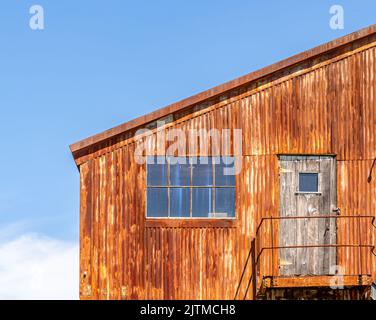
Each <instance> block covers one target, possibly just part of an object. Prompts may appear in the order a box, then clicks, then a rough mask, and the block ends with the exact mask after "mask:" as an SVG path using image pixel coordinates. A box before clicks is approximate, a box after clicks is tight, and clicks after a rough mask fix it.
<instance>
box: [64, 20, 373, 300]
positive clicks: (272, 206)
mask: <svg viewBox="0 0 376 320" xmlns="http://www.w3.org/2000/svg"><path fill="white" fill-rule="evenodd" d="M161 122H163V126H162V127H161V126H159V125H158V123H161ZM139 129H148V130H144V131H143V132H141V131H139ZM161 129H163V132H164V133H163V135H167V136H168V135H169V133H171V132H172V131H173V130H175V129H180V130H181V131H182V132H184V133H186V134H187V135H188V132H190V130H192V129H205V130H211V129H217V130H223V129H240V130H241V149H240V152H238V151H236V150H235V144H236V143H235V141H232V140H231V141H230V146H231V148H230V149H228V150H225V151H223V152H222V154H221V156H228V157H229V158H231V157H235V156H236V157H239V158H240V159H241V163H242V166H241V170H240V172H239V173H238V174H236V175H234V178H233V180H232V182H231V179H230V180H228V179H227V180H226V179H224V178H223V177H220V176H218V174H219V172H220V171H219V170H218V169H214V168H215V165H213V166H210V165H207V166H206V167H204V165H202V166H201V167H200V165H196V166H195V165H193V164H187V165H186V166H179V165H175V166H173V165H156V166H155V167H152V164H148V162H147V163H143V164H140V163H138V162H137V161H135V152H136V151H137V148H138V147H139V146H140V145H141V144H144V145H146V149H145V150H146V151H145V152H144V155H145V156H148V157H153V156H158V157H162V158H163V157H164V156H165V155H166V148H167V147H168V146H170V145H171V144H172V141H169V142H168V143H167V144H163V143H159V140H158V139H160V138H158V132H160V131H161ZM375 129H376V25H372V26H370V27H368V28H366V29H363V30H360V31H358V32H355V33H353V34H350V35H347V36H345V37H342V38H339V39H336V40H334V41H331V42H329V43H326V44H324V45H322V46H319V47H316V48H314V49H311V50H309V51H306V52H303V53H301V54H298V55H295V56H293V57H290V58H288V59H286V60H283V61H281V62H278V63H276V64H273V65H271V66H268V67H266V68H263V69H261V70H259V71H256V72H253V73H250V74H247V75H245V76H243V77H240V78H238V79H235V80H233V81H230V82H228V83H225V84H222V85H219V86H217V87H215V88H212V89H210V90H207V91H204V92H202V93H199V94H197V95H195V96H192V97H190V98H187V99H185V100H182V101H180V102H178V103H174V104H172V105H169V106H167V107H165V108H162V109H159V110H157V111H155V112H152V113H150V114H147V115H145V116H142V117H140V118H137V119H135V120H133V121H130V122H127V123H125V124H122V125H120V126H118V127H115V128H113V129H110V130H108V131H105V132H103V133H100V134H97V135H95V136H92V137H90V138H88V139H85V140H83V141H80V142H78V143H75V144H73V145H71V151H72V154H73V156H74V159H75V162H76V164H77V166H78V168H79V171H80V184H81V187H80V197H81V205H80V297H81V298H84V299H284V298H285V299H368V298H370V295H371V286H372V283H374V282H375V281H376V257H375V250H374V246H375V242H376V235H375V231H376V227H375V226H376V223H375V221H374V220H375V214H376V169H375V168H374V167H375V166H376V165H375V163H376V160H375V158H376V130H375ZM231 139H233V137H232V138H231ZM196 142H197V141H195V143H196ZM184 151H186V157H187V159H188V158H191V157H194V156H202V157H206V159H207V160H208V159H209V161H213V158H214V156H215V155H214V154H213V151H212V149H211V148H209V149H208V152H199V153H198V154H192V153H190V151H191V149H189V150H188V149H186V150H184ZM153 159H154V158H153ZM187 163H188V162H187ZM149 166H150V167H149ZM200 170H201V171H200ZM214 170H217V171H214ZM192 172H193V173H192ZM217 173H218V174H217ZM195 175H196V176H197V177H196V178H195ZM173 176H174V177H175V178H174V177H173ZM183 176H185V178H184V179H186V183H182V184H183V185H184V186H180V187H179V188H177V187H176V185H179V183H181V182H178V183H177V184H174V183H175V182H176V181H177V180H176V181H175V180H174V179H178V180H179V179H180V180H179V181H182V179H183V178H182V177H183ZM176 177H177V178H176ZM206 177H209V178H207V181H206V182H205V181H204V180H205V179H206ZM195 179H196V180H197V181H196V182H195V181H194V180H195ZM208 179H209V180H210V181H209V180H208ZM214 180H215V181H216V183H217V185H215V183H214V182H213V181H214ZM153 181H154V182H153ZM174 181H175V182H174ZM203 181H204V182H203ZM208 181H209V182H208ZM221 181H222V182H221ZM229 181H230V182H229ZM176 194H178V196H176ZM174 199H175V200H174ZM208 199H209V200H208ZM204 207H205V208H204ZM214 208H216V209H214ZM216 211H217V213H216ZM218 212H221V214H219V213H218Z"/></svg>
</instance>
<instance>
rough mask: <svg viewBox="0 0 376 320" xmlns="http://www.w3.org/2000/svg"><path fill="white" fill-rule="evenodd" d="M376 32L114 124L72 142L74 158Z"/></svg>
mask: <svg viewBox="0 0 376 320" xmlns="http://www.w3.org/2000/svg"><path fill="white" fill-rule="evenodd" d="M375 33H376V24H373V25H371V26H368V27H367V28H364V29H361V30H359V31H356V32H353V33H351V34H348V35H346V36H343V37H341V38H338V39H334V40H332V41H330V42H327V43H325V44H322V45H320V46H317V47H314V48H312V49H309V50H307V51H304V52H302V53H299V54H296V55H293V56H291V57H289V58H287V59H284V60H281V61H279V62H276V63H274V64H271V65H269V66H267V67H264V68H262V69H259V70H257V71H254V72H251V73H248V74H246V75H244V76H241V77H239V78H236V79H234V80H231V81H228V82H225V83H223V84H220V85H218V86H215V87H213V88H211V89H208V90H205V91H202V92H200V93H198V94H195V95H193V96H190V97H188V98H186V99H183V100H181V101H178V102H175V103H173V104H170V105H168V106H166V107H164V108H160V109H158V110H155V111H153V112H151V113H148V114H146V115H143V116H140V117H138V118H135V119H133V120H130V121H128V122H125V123H123V124H121V125H118V126H116V127H113V128H111V129H108V130H106V131H103V132H101V133H98V134H95V135H93V136H91V137H88V138H86V139H83V140H81V141H78V142H76V143H73V144H72V145H70V150H71V152H72V154H73V157H74V158H75V159H76V156H75V154H77V153H78V152H80V151H82V150H83V149H85V148H88V147H90V146H92V145H95V144H98V143H101V142H104V141H106V140H108V139H111V138H113V137H116V136H118V135H120V134H123V133H125V132H127V131H129V130H132V129H135V128H137V127H140V126H142V125H145V124H147V123H150V122H152V121H155V120H158V119H160V118H162V117H165V116H167V115H169V114H171V113H174V112H177V111H180V110H183V109H186V108H188V107H190V106H193V105H196V104H198V103H202V102H204V101H206V100H209V99H212V98H214V97H216V96H218V95H221V94H223V93H225V92H228V91H231V90H233V89H236V88H238V87H241V86H243V85H246V84H249V83H251V82H253V81H256V80H258V79H261V78H263V77H265V76H270V75H272V74H273V73H276V72H278V71H281V70H283V69H286V68H289V67H292V66H294V65H296V64H298V63H301V62H303V61H305V60H308V59H311V58H314V57H315V56H319V55H322V54H323V53H326V52H328V51H332V50H334V49H337V48H339V47H342V46H344V45H347V44H349V43H351V42H354V41H357V40H360V39H362V38H365V37H367V36H370V35H372V34H375Z"/></svg>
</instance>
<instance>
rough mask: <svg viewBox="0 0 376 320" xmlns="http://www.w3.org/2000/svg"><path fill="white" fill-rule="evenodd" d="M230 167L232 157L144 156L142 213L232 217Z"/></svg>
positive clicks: (161, 216)
mask: <svg viewBox="0 0 376 320" xmlns="http://www.w3.org/2000/svg"><path fill="white" fill-rule="evenodd" d="M232 167H234V158H233V157H176V158H173V159H170V158H166V157H159V156H156V157H154V156H151V157H148V161H147V194H146V202H147V205H146V207H147V213H146V216H147V217H148V218H188V219H189V218H234V217H235V176H234V175H233V174H231V170H229V169H230V168H232ZM226 169H227V170H226ZM229 172H230V173H229Z"/></svg>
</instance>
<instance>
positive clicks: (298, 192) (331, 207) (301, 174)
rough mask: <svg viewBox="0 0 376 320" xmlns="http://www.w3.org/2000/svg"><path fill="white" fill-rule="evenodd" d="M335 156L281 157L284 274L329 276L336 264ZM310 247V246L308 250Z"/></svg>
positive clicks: (280, 264) (281, 241)
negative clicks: (331, 245) (334, 245)
mask: <svg viewBox="0 0 376 320" xmlns="http://www.w3.org/2000/svg"><path fill="white" fill-rule="evenodd" d="M335 161H336V160H335V158H334V157H331V156H291V155H288V156H280V157H279V164H280V215H281V217H295V216H298V217H306V218H301V219H296V218H292V219H281V220H280V224H279V227H280V228H279V244H280V246H303V247H302V248H289V249H283V248H280V249H279V258H280V259H279V268H280V275H283V276H292V275H327V274H330V273H333V271H334V270H335V267H334V266H335V265H336V248H335V247H309V246H314V245H328V244H335V243H336V219H333V218H314V217H319V216H327V215H335V214H336V213H335V212H334V211H335V209H336V207H337V205H336V162H335ZM309 217H311V218H309ZM304 246H306V247H304Z"/></svg>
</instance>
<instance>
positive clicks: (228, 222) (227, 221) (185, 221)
mask: <svg viewBox="0 0 376 320" xmlns="http://www.w3.org/2000/svg"><path fill="white" fill-rule="evenodd" d="M147 157H154V159H155V160H156V159H157V157H165V158H168V156H159V155H154V156H147ZM222 157H235V156H233V155H226V156H185V157H184V158H186V160H187V163H188V164H189V167H190V168H189V171H190V185H189V186H188V185H187V186H182V185H172V184H171V165H175V164H171V163H170V162H169V161H168V160H167V159H166V164H165V165H167V184H166V185H148V167H149V166H148V165H149V163H148V161H146V169H145V173H146V179H145V180H146V183H145V219H146V221H147V222H158V221H159V222H162V224H163V222H166V223H168V226H171V223H170V221H175V223H172V224H173V225H175V226H184V225H189V226H190V225H191V224H192V225H195V226H196V225H197V223H196V222H198V224H200V225H202V226H206V224H205V222H210V225H213V226H215V227H226V226H233V222H234V221H236V220H237V212H236V211H237V210H236V209H237V206H236V178H235V176H234V184H233V185H229V186H224V185H220V186H217V185H216V182H215V181H216V169H215V167H216V165H217V163H216V161H213V159H215V158H220V159H221V158H222ZM192 158H196V159H197V163H192V161H191V159H192ZM200 158H208V160H209V161H211V166H212V171H211V173H212V185H202V186H199V185H196V186H195V185H193V166H194V165H195V164H199V163H200ZM218 164H220V163H218ZM176 165H178V163H177V164H176ZM150 188H162V189H167V201H168V203H167V208H168V214H167V216H164V217H163V216H161V217H151V216H148V190H149V189H150ZM181 188H187V189H189V198H190V199H189V201H190V205H189V207H190V208H189V211H190V212H189V217H188V216H185V217H179V216H171V189H181ZM205 188H206V189H211V205H212V208H213V212H212V213H213V214H214V216H207V217H199V216H194V215H193V190H194V189H205ZM217 189H233V190H234V216H227V217H225V216H223V215H219V216H215V214H216V212H215V207H216V206H215V205H216V203H215V202H216V197H215V196H216V190H217ZM221 213H222V212H219V213H218V214H221ZM212 222H218V223H214V224H213V223H212ZM202 223H203V224H202ZM147 226H154V224H153V223H151V224H150V223H149V225H147Z"/></svg>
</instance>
